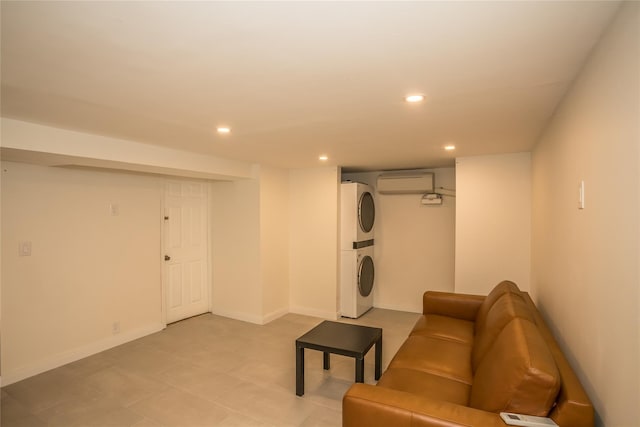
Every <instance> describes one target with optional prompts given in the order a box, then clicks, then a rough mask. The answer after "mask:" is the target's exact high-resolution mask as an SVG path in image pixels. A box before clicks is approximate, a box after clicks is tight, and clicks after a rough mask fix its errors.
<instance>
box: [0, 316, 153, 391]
mask: <svg viewBox="0 0 640 427" xmlns="http://www.w3.org/2000/svg"><path fill="white" fill-rule="evenodd" d="M164 328H165V326H164V325H162V324H154V325H149V326H146V327H143V328H138V329H134V330H132V331H126V332H123V333H120V334H117V335H113V336H111V337H108V338H104V339H101V340H99V341H96V342H93V343H90V344H87V345H83V346H81V347H77V348H74V349H72V350H68V351H64V352H62V353H58V354H53V355H51V356H49V357H46V358H44V359H41V360H38V361H37V362H33V363H30V364H28V365H25V366H21V367H19V368H18V369H15V370H13V371H8V372H3V373H2V386H7V385H9V384H13V383H15V382H18V381H21V380H24V379H26V378H29V377H32V376H34V375H38V374H41V373H43V372H46V371H49V370H51V369H55V368H59V367H60V366H63V365H66V364H67V363H71V362H75V361H77V360H80V359H83V358H85V357H88V356H92V355H94V354H96V353H100V352H101V351H105V350H108V349H110V348H113V347H117V346H119V345H122V344H125V343H128V342H130V341H133V340H137V339H138V338H142V337H145V336H147V335H150V334H153V333H155V332H159V331H161V330H163V329H164Z"/></svg>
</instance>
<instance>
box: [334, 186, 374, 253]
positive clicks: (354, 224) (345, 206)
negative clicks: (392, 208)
mask: <svg viewBox="0 0 640 427" xmlns="http://www.w3.org/2000/svg"><path fill="white" fill-rule="evenodd" d="M340 212H341V214H340V229H341V232H340V234H341V245H340V248H341V249H342V250H349V249H357V248H358V247H363V246H368V245H371V244H373V226H374V223H375V218H376V207H375V202H374V198H373V189H372V188H371V187H370V186H368V185H367V184H362V183H359V182H343V183H342V184H341V186H340Z"/></svg>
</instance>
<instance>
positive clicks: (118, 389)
mask: <svg viewBox="0 0 640 427" xmlns="http://www.w3.org/2000/svg"><path fill="white" fill-rule="evenodd" d="M417 318H418V315H417V314H414V313H404V312H399V311H392V310H383V309H376V308H374V309H372V310H371V311H369V312H368V313H367V314H365V315H364V316H363V317H361V318H360V319H357V320H350V319H343V320H342V321H346V322H350V323H357V324H362V325H367V326H376V327H381V328H383V338H384V340H383V356H382V363H383V367H385V368H386V366H387V364H388V363H389V361H390V360H391V358H392V357H393V355H394V354H395V352H396V351H397V350H398V348H399V347H400V345H401V344H402V342H403V341H404V340H405V338H406V336H407V335H408V333H409V331H410V330H411V328H412V327H413V324H414V323H415V321H416V320H417ZM321 321H322V319H318V318H314V317H308V316H302V315H296V314H287V315H285V316H283V317H281V318H279V319H277V320H274V321H273V322H271V323H269V324H267V325H264V326H259V325H254V324H251V323H245V322H241V321H238V320H232V319H228V318H225V317H220V316H215V315H212V314H205V315H202V316H198V317H195V318H192V319H188V320H185V321H182V322H178V323H175V324H173V325H170V326H169V327H168V328H167V329H165V330H164V331H162V332H159V333H156V334H153V335H149V336H147V337H144V338H141V339H139V340H136V341H132V342H130V343H127V344H124V345H121V346H119V347H116V348H113V349H111V350H108V351H105V352H102V353H99V354H96V355H94V356H91V357H87V358H85V359H82V360H79V361H77V362H74V363H71V364H68V365H65V366H62V367H60V368H58V369H54V370H51V371H48V372H45V373H43V374H40V375H37V376H35V377H31V378H28V379H26V380H23V381H20V382H18V383H14V384H11V385H9V386H6V387H4V388H2V391H1V414H0V420H1V423H0V425H1V426H2V427H23V426H28V427H39V426H61V427H62V426H64V427H74V426H94V427H103V426H114V427H125V426H135V427H151V426H180V427H197V426H340V425H341V401H342V396H343V395H344V393H345V392H346V391H347V389H348V388H349V386H350V385H351V384H352V383H353V380H354V375H355V374H354V360H353V359H352V358H347V357H342V356H337V355H332V356H331V370H330V371H324V370H323V369H322V353H320V352H317V351H313V350H305V395H304V396H303V397H297V396H296V395H295V344H294V343H295V339H296V338H297V337H299V336H300V335H302V334H304V333H305V332H307V331H308V330H309V329H311V328H312V327H313V326H315V325H317V324H318V323H320V322H321ZM373 358H374V351H373V349H371V350H370V351H369V353H368V354H367V356H366V358H365V382H367V383H372V384H373V383H375V380H374V378H373V371H374V366H373Z"/></svg>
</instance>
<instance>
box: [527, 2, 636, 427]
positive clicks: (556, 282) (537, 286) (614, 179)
mask: <svg viewBox="0 0 640 427" xmlns="http://www.w3.org/2000/svg"><path fill="white" fill-rule="evenodd" d="M639 6H640V5H639V4H638V3H631V2H628V3H626V4H624V5H623V7H622V8H621V10H620V13H619V15H618V17H617V18H616V20H615V21H614V22H613V24H612V26H611V28H610V29H609V30H608V32H607V33H606V34H605V36H604V38H603V39H602V40H601V42H600V44H599V45H598V46H597V47H596V49H595V51H594V52H593V53H592V55H591V57H590V58H589V60H588V62H587V63H586V66H585V68H584V69H583V71H582V72H581V74H580V76H579V77H578V79H577V81H576V82H575V83H574V86H573V88H572V89H571V91H570V92H569V94H568V95H567V97H566V98H565V100H564V101H563V104H562V105H561V107H560V108H559V110H558V111H557V114H556V115H555V117H554V118H553V120H552V122H551V123H550V126H549V128H548V129H547V130H546V132H545V133H544V135H543V137H542V139H541V141H540V143H539V144H538V145H537V146H536V147H535V150H534V152H533V203H534V211H533V243H534V245H533V277H532V290H533V294H534V296H535V299H536V302H537V304H538V306H539V307H540V308H541V310H542V311H543V313H544V314H545V315H546V317H547V319H548V320H549V323H550V324H551V325H552V326H553V329H554V331H555V333H556V336H557V337H558V338H559V340H560V343H561V345H562V347H563V348H564V350H565V352H566V354H567V355H568V357H569V359H570V360H571V362H572V364H573V366H574V368H576V370H577V372H578V374H579V376H580V378H581V380H582V383H583V384H584V385H585V387H586V389H587V392H588V394H589V396H590V397H591V399H592V400H593V402H594V404H595V407H596V412H597V418H598V425H606V426H611V427H614V426H632V425H638V420H640V409H639V408H640V407H639V406H638V402H639V401H640V368H639V364H640V362H639V361H640V337H639V334H638V331H639V329H640V328H639V325H640V321H639V319H640V309H639V305H640V302H639V300H640V273H639V271H638V261H639V259H640V250H639V245H640V239H639V228H640V227H639V218H640V208H639V203H640V195H639V188H640V176H639V170H640V160H639V151H640V148H639V147H640V129H639V117H640V107H639V103H640V90H639V88H640V77H639V76H640V69H639V64H640V56H639V51H640V30H639V29H640V16H639V15H640V7H639ZM581 180H584V182H585V190H586V191H585V193H586V198H585V202H586V203H585V209H584V210H578V209H577V188H578V183H579V182H580V181H581Z"/></svg>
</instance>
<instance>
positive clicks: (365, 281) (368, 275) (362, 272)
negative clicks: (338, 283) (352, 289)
mask: <svg viewBox="0 0 640 427" xmlns="http://www.w3.org/2000/svg"><path fill="white" fill-rule="evenodd" d="M374 276H375V268H374V267H373V259H371V257H370V256H369V255H365V256H363V257H362V258H361V259H360V263H359V265H358V292H360V295H362V296H363V297H368V296H369V294H370V293H371V291H372V290H373V279H374Z"/></svg>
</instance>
